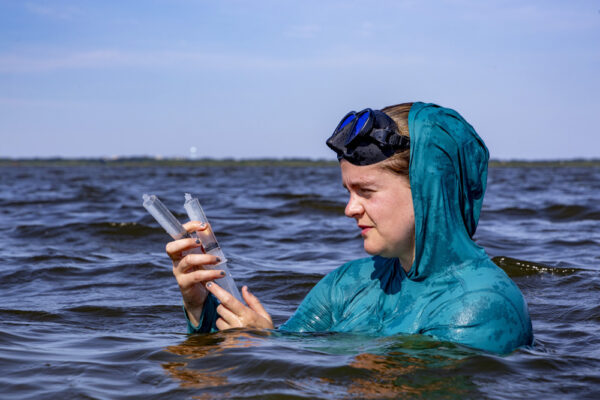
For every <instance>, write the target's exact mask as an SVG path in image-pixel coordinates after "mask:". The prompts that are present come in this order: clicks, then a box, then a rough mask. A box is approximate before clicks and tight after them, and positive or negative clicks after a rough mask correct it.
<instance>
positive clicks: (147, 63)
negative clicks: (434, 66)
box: [0, 49, 423, 74]
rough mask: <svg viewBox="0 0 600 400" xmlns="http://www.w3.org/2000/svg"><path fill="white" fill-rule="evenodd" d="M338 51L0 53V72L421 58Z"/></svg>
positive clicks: (268, 66)
mask: <svg viewBox="0 0 600 400" xmlns="http://www.w3.org/2000/svg"><path fill="white" fill-rule="evenodd" d="M339 53H340V54H337V53H336V52H335V51H331V52H329V53H328V55H327V56H315V57H312V58H311V57H298V58H291V57H285V58H277V57H270V56H261V55H257V54H242V53H209V52H202V51H170V50H165V51H149V52H127V51H122V50H109V49H99V50H91V51H81V52H72V53H66V54H55V55H46V56H37V55H36V56H31V55H27V56H24V55H16V54H12V55H11V54H9V55H0V73H9V74H19V73H39V72H50V71H61V70H73V69H76V70H82V69H83V70H86V69H108V68H165V67H166V68H175V69H186V68H196V69H214V68H217V69H238V68H243V69H255V70H273V69H274V70H282V69H299V68H326V69H328V68H331V69H333V68H344V67H346V66H347V65H352V66H353V67H371V66H373V65H374V64H375V65H380V66H386V65H388V66H397V65H409V64H411V65H414V64H418V63H421V62H423V60H422V59H421V58H420V57H419V56H418V55H408V54H406V55H402V56H395V57H392V56H389V55H385V56H384V55H381V54H379V53H372V54H367V53H366V52H360V53H359V54H348V53H347V51H345V50H343V49H342V50H340V51H339Z"/></svg>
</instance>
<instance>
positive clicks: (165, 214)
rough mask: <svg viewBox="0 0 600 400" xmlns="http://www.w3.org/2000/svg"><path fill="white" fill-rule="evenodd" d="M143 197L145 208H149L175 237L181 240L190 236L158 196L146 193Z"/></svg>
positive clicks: (157, 220)
mask: <svg viewBox="0 0 600 400" xmlns="http://www.w3.org/2000/svg"><path fill="white" fill-rule="evenodd" d="M142 198H143V199H144V208H145V209H146V210H148V212H149V213H150V214H151V215H152V216H153V217H154V219H155V220H156V222H158V223H159V224H160V226H162V227H163V229H164V230H165V231H167V233H168V234H169V235H171V237H172V238H173V239H175V240H179V239H183V238H184V237H189V235H188V233H187V231H186V230H185V228H184V227H183V226H182V225H181V223H180V222H179V221H178V220H177V218H175V216H174V215H173V214H172V213H171V211H169V209H168V208H167V207H165V205H164V204H163V203H162V202H161V201H160V200H159V199H158V197H156V196H155V195H153V194H150V195H148V194H146V193H144V195H143V196H142Z"/></svg>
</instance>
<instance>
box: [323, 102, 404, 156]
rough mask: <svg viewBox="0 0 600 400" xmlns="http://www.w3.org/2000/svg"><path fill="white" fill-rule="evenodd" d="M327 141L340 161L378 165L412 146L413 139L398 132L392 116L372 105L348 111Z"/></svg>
mask: <svg viewBox="0 0 600 400" xmlns="http://www.w3.org/2000/svg"><path fill="white" fill-rule="evenodd" d="M326 143H327V146H329V147H330V148H331V149H332V150H333V151H335V152H336V153H337V157H338V160H341V159H342V158H343V159H344V160H347V161H349V162H350V163H352V164H354V165H370V164H375V163H377V162H380V161H383V160H385V159H387V158H389V157H391V156H392V155H393V154H394V153H397V152H398V151H401V150H407V149H408V148H409V147H410V139H409V138H408V136H402V135H400V134H399V133H398V127H397V125H396V123H395V122H394V120H393V119H391V118H390V117H389V116H388V115H387V114H385V113H384V112H383V111H379V110H371V109H370V108H365V109H364V110H362V111H359V112H354V111H351V112H349V113H348V114H346V116H345V117H344V118H342V120H341V121H340V123H339V124H338V126H337V128H335V131H333V134H332V135H331V137H330V138H329V139H327V142H326Z"/></svg>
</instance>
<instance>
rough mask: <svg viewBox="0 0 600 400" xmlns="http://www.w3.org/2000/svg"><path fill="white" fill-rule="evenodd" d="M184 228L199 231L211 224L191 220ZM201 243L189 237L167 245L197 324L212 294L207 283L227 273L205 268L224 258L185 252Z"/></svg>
mask: <svg viewBox="0 0 600 400" xmlns="http://www.w3.org/2000/svg"><path fill="white" fill-rule="evenodd" d="M183 227H184V228H185V229H186V230H187V231H188V232H195V231H202V230H205V229H206V228H208V225H206V224H202V223H200V222H197V221H191V222H188V223H187V224H184V225H183ZM201 246H202V244H201V243H199V241H197V240H196V239H192V238H186V239H179V240H175V241H173V242H169V243H167V248H166V250H167V254H168V255H169V257H170V258H171V260H172V261H173V275H175V279H176V280H177V284H178V285H179V290H181V295H182V297H183V305H184V307H185V310H186V312H187V314H188V318H189V319H190V322H191V323H192V324H193V325H198V323H199V321H200V316H201V315H202V308H203V307H204V302H205V301H206V296H207V295H208V292H207V291H206V289H205V288H204V285H205V284H206V283H207V282H209V281H212V280H215V279H219V278H222V277H223V276H224V275H225V272H224V271H223V270H218V269H217V270H210V269H205V266H207V265H214V264H218V263H219V262H220V261H221V260H219V259H218V258H217V257H215V256H213V255H210V254H187V255H184V254H183V253H184V252H188V251H190V250H193V249H195V248H198V247H201Z"/></svg>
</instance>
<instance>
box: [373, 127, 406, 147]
mask: <svg viewBox="0 0 600 400" xmlns="http://www.w3.org/2000/svg"><path fill="white" fill-rule="evenodd" d="M370 136H371V137H372V138H373V139H375V140H376V141H377V142H379V143H380V144H381V145H388V146H392V147H393V148H395V149H401V148H408V146H409V145H410V139H409V138H408V136H402V135H398V134H397V133H396V132H394V131H391V130H389V129H377V130H374V131H372V132H371V135H370Z"/></svg>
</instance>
